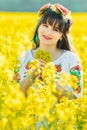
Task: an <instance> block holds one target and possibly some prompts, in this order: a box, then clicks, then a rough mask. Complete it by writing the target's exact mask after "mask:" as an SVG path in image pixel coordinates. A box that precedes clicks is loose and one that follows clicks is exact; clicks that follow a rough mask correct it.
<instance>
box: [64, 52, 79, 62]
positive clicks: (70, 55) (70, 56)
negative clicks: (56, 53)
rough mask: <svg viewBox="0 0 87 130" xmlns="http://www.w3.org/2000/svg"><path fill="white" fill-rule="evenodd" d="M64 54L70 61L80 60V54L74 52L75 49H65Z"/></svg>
mask: <svg viewBox="0 0 87 130" xmlns="http://www.w3.org/2000/svg"><path fill="white" fill-rule="evenodd" d="M64 56H65V57H66V58H68V59H69V60H70V61H71V60H74V59H76V60H79V56H78V54H77V53H76V52H74V51H69V50H65V51H64Z"/></svg>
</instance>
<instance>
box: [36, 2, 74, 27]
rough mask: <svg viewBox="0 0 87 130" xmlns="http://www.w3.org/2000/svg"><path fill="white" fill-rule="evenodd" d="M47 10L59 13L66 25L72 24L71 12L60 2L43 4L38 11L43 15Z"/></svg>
mask: <svg viewBox="0 0 87 130" xmlns="http://www.w3.org/2000/svg"><path fill="white" fill-rule="evenodd" d="M49 10H52V11H54V12H55V13H57V14H59V15H61V16H62V17H63V19H64V21H65V24H66V27H70V26H71V25H72V18H71V15H70V14H71V12H70V11H69V10H68V9H67V8H65V7H64V6H62V5H60V4H50V3H48V4H45V5H43V6H42V7H41V8H40V10H39V11H38V14H39V16H43V15H44V14H45V13H47V12H48V11H49Z"/></svg>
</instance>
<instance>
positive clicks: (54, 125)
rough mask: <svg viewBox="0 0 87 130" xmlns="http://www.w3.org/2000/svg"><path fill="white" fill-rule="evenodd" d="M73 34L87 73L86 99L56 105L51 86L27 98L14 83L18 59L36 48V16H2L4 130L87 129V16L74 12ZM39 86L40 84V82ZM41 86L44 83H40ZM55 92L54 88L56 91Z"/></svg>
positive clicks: (0, 118)
mask: <svg viewBox="0 0 87 130" xmlns="http://www.w3.org/2000/svg"><path fill="white" fill-rule="evenodd" d="M72 18H73V26H72V28H71V35H72V41H73V46H74V47H75V49H76V51H77V53H78V56H79V58H80V61H81V64H82V70H83V96H82V98H79V99H73V100H68V99H66V98H64V99H62V101H61V103H56V104H55V105H54V102H55V101H56V98H55V97H54V96H53V95H51V90H50V89H53V87H54V86H53V84H51V86H52V88H50V87H49V85H46V86H45V87H43V88H41V89H39V90H38V89H36V90H35V89H32V88H30V90H29V92H28V96H27V98H26V97H25V96H24V94H23V93H22V92H21V91H20V85H19V83H17V82H15V81H13V75H14V68H15V67H16V65H17V64H18V61H17V58H18V56H19V55H20V54H21V53H22V52H24V51H25V50H29V49H31V48H32V46H33V41H32V37H33V32H34V30H35V26H36V23H37V21H38V16H37V14H36V13H17V12H16V13H4V12H2V13H0V129H1V130H86V129H87V79H86V76H87V60H86V56H87V13H73V14H72ZM36 84H37V82H36ZM38 85H39V87H40V85H41V83H39V84H38ZM53 91H54V89H53Z"/></svg>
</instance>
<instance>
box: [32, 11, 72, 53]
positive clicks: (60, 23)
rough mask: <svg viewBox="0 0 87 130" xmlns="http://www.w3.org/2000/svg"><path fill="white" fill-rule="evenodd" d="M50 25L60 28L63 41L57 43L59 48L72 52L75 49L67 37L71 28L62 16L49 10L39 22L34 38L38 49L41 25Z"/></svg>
mask: <svg viewBox="0 0 87 130" xmlns="http://www.w3.org/2000/svg"><path fill="white" fill-rule="evenodd" d="M43 23H44V24H47V23H48V24H50V25H51V26H53V28H54V27H56V28H57V27H58V29H59V31H60V32H61V33H62V39H61V40H58V42H57V45H56V46H57V48H59V49H64V50H70V51H72V50H73V49H72V48H71V46H70V43H69V40H68V37H67V32H68V31H69V26H67V24H66V23H65V21H64V19H63V17H62V15H60V14H57V13H56V12H54V11H52V10H49V11H47V12H46V13H45V14H44V15H43V16H42V17H41V18H40V20H39V22H38V24H37V27H36V30H35V33H34V36H33V41H34V43H35V44H36V48H38V47H39V40H37V38H36V37H37V36H38V28H39V26H40V25H41V24H43Z"/></svg>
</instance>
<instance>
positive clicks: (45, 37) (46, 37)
mask: <svg viewBox="0 0 87 130" xmlns="http://www.w3.org/2000/svg"><path fill="white" fill-rule="evenodd" d="M43 37H44V39H46V40H51V39H52V38H51V37H48V36H46V35H43Z"/></svg>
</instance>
